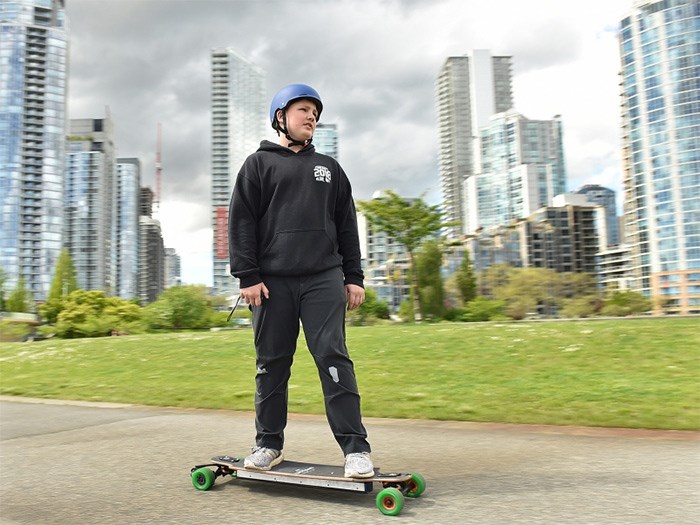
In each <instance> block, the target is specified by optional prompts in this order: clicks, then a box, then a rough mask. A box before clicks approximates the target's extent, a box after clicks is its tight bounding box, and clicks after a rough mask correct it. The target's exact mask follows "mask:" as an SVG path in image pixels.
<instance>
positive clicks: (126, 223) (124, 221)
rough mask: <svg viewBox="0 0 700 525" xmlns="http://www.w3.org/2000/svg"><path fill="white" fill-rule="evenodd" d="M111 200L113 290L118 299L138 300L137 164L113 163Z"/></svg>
mask: <svg viewBox="0 0 700 525" xmlns="http://www.w3.org/2000/svg"><path fill="white" fill-rule="evenodd" d="M115 191H116V197H115V205H116V212H115V237H116V244H117V249H116V264H117V267H116V272H115V274H116V281H115V283H114V284H115V290H116V293H117V295H118V296H119V297H121V298H122V299H127V300H130V299H133V298H134V297H138V270H139V194H140V193H141V161H140V160H139V159H137V158H122V159H117V178H116V188H115Z"/></svg>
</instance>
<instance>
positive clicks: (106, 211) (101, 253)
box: [63, 117, 116, 295]
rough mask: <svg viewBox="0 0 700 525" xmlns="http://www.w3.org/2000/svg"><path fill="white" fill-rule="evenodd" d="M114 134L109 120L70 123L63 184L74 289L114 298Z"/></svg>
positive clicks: (65, 241)
mask: <svg viewBox="0 0 700 525" xmlns="http://www.w3.org/2000/svg"><path fill="white" fill-rule="evenodd" d="M115 170H116V164H115V158H114V131H113V126H112V120H111V119H110V118H109V117H107V118H104V119H71V121H70V134H69V135H68V154H67V158H66V166H65V181H64V189H65V195H64V206H65V208H64V209H65V211H64V214H65V215H64V225H63V244H64V246H65V247H66V248H67V249H68V251H69V252H70V255H71V258H72V259H73V264H74V266H75V272H76V276H77V278H78V285H79V286H80V288H82V289H84V290H103V291H105V292H106V293H107V294H108V295H113V294H114V293H115V290H114V281H115V275H114V271H115V269H116V249H115V247H114V244H115V241H114V229H113V228H114V217H113V213H114V209H115V208H114V199H115V194H114V186H113V184H114V172H115Z"/></svg>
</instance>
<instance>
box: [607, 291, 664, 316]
mask: <svg viewBox="0 0 700 525" xmlns="http://www.w3.org/2000/svg"><path fill="white" fill-rule="evenodd" d="M651 308H652V302H651V301H650V300H649V299H647V298H646V297H644V296H643V295H642V294H640V293H638V292H631V291H624V292H615V293H614V294H612V296H611V297H610V298H609V299H607V300H606V301H605V306H604V307H603V309H602V311H601V314H602V315H610V316H616V317H623V316H625V315H632V314H639V313H643V312H647V311H649V310H651Z"/></svg>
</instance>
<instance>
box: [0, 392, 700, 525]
mask: <svg viewBox="0 0 700 525" xmlns="http://www.w3.org/2000/svg"><path fill="white" fill-rule="evenodd" d="M365 424H366V426H367V428H368V431H369V433H370V440H371V442H372V444H373V448H374V450H375V452H374V454H373V456H374V459H375V462H376V463H377V464H380V465H381V466H382V468H383V469H384V470H388V471H401V470H410V471H418V472H420V473H422V474H423V475H424V477H425V478H426V479H427V483H428V489H427V491H426V493H425V494H424V495H423V496H422V497H420V498H417V499H411V500H408V501H407V502H406V506H405V507H404V510H403V512H402V513H401V515H400V516H398V517H396V518H391V517H388V516H383V515H382V514H380V513H379V511H378V510H377V509H376V507H375V505H374V494H368V495H364V494H355V493H349V492H339V491H330V490H324V489H315V488H306V487H296V486H287V485H278V484H266V483H262V482H252V481H244V480H234V479H231V478H228V480H223V479H219V480H217V484H216V486H215V487H214V488H213V489H212V490H210V491H208V492H201V491H197V490H195V489H194V488H193V487H192V485H191V482H190V479H189V471H190V468H191V467H192V466H193V465H195V464H196V463H198V462H203V461H206V460H207V459H208V458H209V457H210V456H212V455H214V454H219V453H229V454H232V455H239V454H242V453H245V452H246V451H247V448H248V447H249V445H250V442H251V439H252V435H253V417H252V415H251V414H249V413H240V412H227V411H205V410H182V409H164V408H147V407H137V406H119V405H100V404H76V403H61V402H49V401H38V400H18V399H13V398H8V397H2V398H0V523H2V524H3V525H12V524H23V525H24V524H30V525H33V524H69V523H101V524H129V525H131V524H142V523H155V524H161V523H162V524H180V523H182V524H192V523H206V524H218V523H247V524H258V523H259V524H265V525H273V524H274V525H277V524H294V525H314V524H323V525H333V524H343V525H346V524H362V525H365V524H372V523H383V524H388V523H393V522H394V521H391V520H396V521H395V522H396V523H404V524H408V523H411V524H412V523H429V524H461V523H464V524H472V523H474V524H520V523H542V524H613V523H614V524H647V523H654V524H656V523H658V524H698V523H700V440H699V439H698V437H699V435H698V434H697V433H683V432H645V431H638V432H634V431H614V430H602V429H585V428H574V429H561V428H557V427H529V426H514V425H513V426H511V425H485V424H473V423H454V422H429V421H401V420H385V419H367V420H366V421H365ZM285 453H286V456H287V457H288V458H290V459H300V460H304V459H306V460H313V461H316V462H321V463H326V462H330V463H340V462H342V458H341V456H340V452H339V449H338V448H337V446H336V444H335V442H334V441H333V439H332V436H331V434H330V431H329V430H328V425H327V423H326V421H325V419H324V418H322V417H315V416H293V417H292V418H291V420H290V423H289V426H288V430H287V448H286V450H285Z"/></svg>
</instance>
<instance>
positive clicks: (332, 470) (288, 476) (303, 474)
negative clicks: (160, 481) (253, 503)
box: [190, 456, 426, 516]
mask: <svg viewBox="0 0 700 525" xmlns="http://www.w3.org/2000/svg"><path fill="white" fill-rule="evenodd" d="M212 468H213V469H214V470H212ZM190 472H191V475H192V484H193V485H194V487H195V488H196V489H198V490H209V489H210V488H211V487H213V486H214V482H215V481H216V478H218V477H224V476H231V477H233V478H236V479H253V480H259V481H270V482H274V483H288V484H291V485H305V486H311V487H322V488H329V489H338V490H349V491H354V492H361V493H363V494H367V493H370V492H372V489H373V488H374V484H375V483H379V484H381V486H382V490H381V491H380V492H379V493H378V494H377V497H376V503H377V508H378V509H379V511H380V512H381V513H382V514H386V515H387V516H396V515H397V514H399V513H400V512H401V510H402V509H403V507H404V503H405V501H406V500H405V497H406V496H407V497H409V498H417V497H418V496H420V495H421V494H423V492H425V488H426V483H425V479H424V478H423V476H421V475H420V474H418V473H411V474H407V473H383V472H380V471H379V469H378V468H375V469H374V476H372V477H371V478H346V477H345V476H344V469H343V467H338V466H332V465H318V464H315V463H299V462H296V461H286V460H285V461H283V462H282V463H280V464H279V465H276V466H274V467H272V468H271V469H270V470H252V469H246V468H244V467H243V458H242V457H232V456H214V457H213V458H211V463H206V464H204V465H195V466H194V467H192V469H191V471H190Z"/></svg>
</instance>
